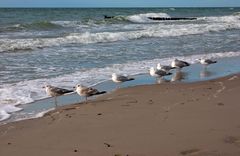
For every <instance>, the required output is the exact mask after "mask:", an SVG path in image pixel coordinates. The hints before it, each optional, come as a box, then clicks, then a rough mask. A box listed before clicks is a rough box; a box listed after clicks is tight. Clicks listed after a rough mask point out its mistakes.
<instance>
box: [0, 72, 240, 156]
mask: <svg viewBox="0 0 240 156" xmlns="http://www.w3.org/2000/svg"><path fill="white" fill-rule="evenodd" d="M239 92H240V75H231V76H227V77H224V78H218V79H215V80H210V81H203V82H195V83H166V84H155V85H142V86H135V87H129V88H124V89H118V90H116V91H113V92H112V93H109V94H106V95H104V96H101V97H98V98H97V99H95V100H92V101H89V102H88V103H87V104H74V105H70V106H65V107H62V108H59V109H57V110H55V111H52V112H49V113H48V114H46V115H45V116H44V117H42V118H38V119H30V120H25V121H19V122H15V123H9V124H6V125H3V126H1V127H0V155H1V156H5V155H7V156H16V155H18V156H26V155H51V156H66V155H68V156H70V155H83V156H107V155H109V156H127V155H128V156H149V155H151V156H155V155H156V156H159V155H163V156H175V155H176V156H178V155H179V156H181V155H183V156H184V155H186V156H191V155H194V156H220V155H221V156H238V155H240V122H239V120H238V119H239V118H240V113H239V110H240V105H239Z"/></svg>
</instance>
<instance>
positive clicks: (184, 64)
mask: <svg viewBox="0 0 240 156" xmlns="http://www.w3.org/2000/svg"><path fill="white" fill-rule="evenodd" d="M171 66H172V67H174V68H178V69H181V68H183V67H187V66H190V64H189V63H188V62H185V61H182V60H178V59H175V60H173V61H172V63H171Z"/></svg>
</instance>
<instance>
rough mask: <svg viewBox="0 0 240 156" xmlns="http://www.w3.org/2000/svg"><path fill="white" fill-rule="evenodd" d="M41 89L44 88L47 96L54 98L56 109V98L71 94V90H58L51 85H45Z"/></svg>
mask: <svg viewBox="0 0 240 156" xmlns="http://www.w3.org/2000/svg"><path fill="white" fill-rule="evenodd" d="M43 88H45V90H46V93H47V95H49V96H51V97H54V102H55V106H56V107H57V96H61V95H64V94H67V93H71V92H73V90H68V89H63V88H58V87H54V86H51V85H46V86H44V87H43Z"/></svg>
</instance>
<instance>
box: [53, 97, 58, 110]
mask: <svg viewBox="0 0 240 156" xmlns="http://www.w3.org/2000/svg"><path fill="white" fill-rule="evenodd" d="M54 104H55V107H56V108H57V106H58V105H57V96H54Z"/></svg>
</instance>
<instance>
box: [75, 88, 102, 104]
mask: <svg viewBox="0 0 240 156" xmlns="http://www.w3.org/2000/svg"><path fill="white" fill-rule="evenodd" d="M74 88H75V89H76V92H77V93H78V95H80V96H85V101H86V102H87V98H88V97H89V96H93V95H99V94H104V93H106V91H101V92H100V91H98V90H97V89H95V88H91V87H86V86H83V85H80V84H78V85H76V87H74Z"/></svg>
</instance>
